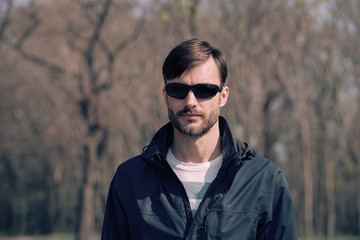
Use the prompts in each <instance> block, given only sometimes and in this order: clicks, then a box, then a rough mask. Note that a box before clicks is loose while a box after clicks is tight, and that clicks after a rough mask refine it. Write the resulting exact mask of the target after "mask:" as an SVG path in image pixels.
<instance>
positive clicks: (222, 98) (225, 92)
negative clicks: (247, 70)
mask: <svg viewBox="0 0 360 240" xmlns="http://www.w3.org/2000/svg"><path fill="white" fill-rule="evenodd" d="M228 96H229V87H228V86H224V87H223V90H222V91H221V93H220V107H223V106H225V104H226V103H227V99H228Z"/></svg>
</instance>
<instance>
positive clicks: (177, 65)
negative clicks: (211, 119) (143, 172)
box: [162, 38, 227, 85]
mask: <svg viewBox="0 0 360 240" xmlns="http://www.w3.org/2000/svg"><path fill="white" fill-rule="evenodd" d="M210 57H212V58H213V59H214V61H215V63H216V65H217V67H218V69H219V72H220V79H221V85H224V84H225V81H226V78H227V64H226V59H225V56H224V55H223V53H222V52H221V51H220V50H219V49H217V48H214V47H213V46H211V45H210V44H209V43H208V42H206V41H203V40H200V39H198V38H194V39H190V40H188V41H185V42H183V43H181V44H179V45H177V46H176V47H175V48H174V49H173V50H171V52H170V53H169V55H168V56H167V57H166V59H165V61H164V64H163V67H162V73H163V76H164V81H165V84H166V82H167V80H172V79H175V78H178V77H180V76H181V75H182V74H183V73H184V72H185V71H188V70H191V69H192V68H194V67H197V66H198V65H200V64H201V63H203V62H205V61H207V60H208V59H209V58H210Z"/></svg>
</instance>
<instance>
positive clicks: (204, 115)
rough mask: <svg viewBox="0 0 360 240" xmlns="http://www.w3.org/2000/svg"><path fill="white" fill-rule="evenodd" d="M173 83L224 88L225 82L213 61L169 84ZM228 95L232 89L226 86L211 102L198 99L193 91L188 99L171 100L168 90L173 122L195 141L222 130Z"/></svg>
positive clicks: (167, 102) (166, 96)
mask: <svg viewBox="0 0 360 240" xmlns="http://www.w3.org/2000/svg"><path fill="white" fill-rule="evenodd" d="M173 82H176V83H183V84H187V85H194V84H199V83H210V84H215V85H220V82H221V81H220V73H219V70H218V68H217V66H216V64H215V61H214V60H213V58H210V59H209V60H207V61H206V62H204V63H202V64H201V65H199V66H198V67H196V68H194V69H191V70H190V71H186V72H184V73H183V74H182V75H181V76H180V77H179V78H177V79H173V80H169V81H167V83H168V84H169V83H173ZM228 94H229V89H228V87H226V86H225V87H223V89H222V91H221V92H218V93H217V94H216V95H215V96H214V97H212V98H209V99H198V98H196V97H195V95H194V93H193V91H192V90H190V91H189V92H188V94H187V96H186V97H185V98H184V99H177V98H173V97H171V96H168V95H167V93H166V91H165V89H164V90H163V95H164V100H165V103H166V105H167V107H168V115H169V120H170V122H171V123H172V125H173V126H174V128H175V129H176V130H177V131H179V132H180V133H181V134H184V135H187V136H191V137H201V136H203V135H204V134H206V133H207V132H208V131H209V130H210V129H212V128H213V127H214V126H215V127H218V125H217V121H218V118H219V114H220V108H221V107H223V106H224V105H225V104H226V101H227V97H228Z"/></svg>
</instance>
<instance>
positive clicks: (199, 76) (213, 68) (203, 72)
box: [174, 57, 221, 85]
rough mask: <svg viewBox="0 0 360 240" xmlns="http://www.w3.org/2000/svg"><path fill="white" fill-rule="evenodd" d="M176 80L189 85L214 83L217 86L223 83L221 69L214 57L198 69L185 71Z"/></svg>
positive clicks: (197, 67)
mask: <svg viewBox="0 0 360 240" xmlns="http://www.w3.org/2000/svg"><path fill="white" fill-rule="evenodd" d="M174 80H176V82H177V81H181V82H185V83H187V84H196V83H213V84H217V85H219V84H220V81H221V80H220V72H219V69H218V67H217V65H216V63H215V61H214V59H213V58H212V57H211V58H209V59H208V60H206V61H205V62H203V63H201V64H199V65H197V66H196V67H194V68H191V69H189V70H187V71H185V72H184V73H183V74H182V75H181V76H180V77H179V78H178V79H174Z"/></svg>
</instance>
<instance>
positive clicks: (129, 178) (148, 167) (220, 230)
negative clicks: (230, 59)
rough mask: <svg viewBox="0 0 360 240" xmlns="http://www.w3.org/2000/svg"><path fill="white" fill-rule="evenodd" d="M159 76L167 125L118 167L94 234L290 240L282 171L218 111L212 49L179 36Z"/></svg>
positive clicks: (220, 84) (224, 94) (217, 58)
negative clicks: (99, 231)
mask: <svg viewBox="0 0 360 240" xmlns="http://www.w3.org/2000/svg"><path fill="white" fill-rule="evenodd" d="M163 75H164V80H165V87H164V89H163V96H164V101H165V104H166V106H167V108H168V115H169V119H170V123H168V124H166V125H165V126H164V127H162V128H161V129H160V130H159V131H158V132H157V133H156V134H155V136H154V137H153V139H152V141H151V143H150V145H149V146H148V147H147V148H146V149H145V150H144V152H143V153H142V154H141V155H139V156H136V157H134V158H132V159H129V160H128V161H126V162H124V163H122V164H121V165H120V166H119V168H118V170H117V172H116V174H115V176H114V178H113V180H112V182H111V185H110V190H109V195H108V199H107V204H106V211H105V219H104V225H103V230H102V239H103V240H107V239H112V240H114V239H136V240H138V239H161V240H171V239H226V240H229V239H230V240H231V239H244V240H245V239H246V240H247V239H286V240H292V239H297V235H296V227H295V220H294V211H293V206H292V201H291V197H290V193H289V189H288V185H287V182H286V179H285V177H284V174H283V173H282V172H281V170H280V169H279V168H278V167H277V166H276V165H275V164H274V163H273V162H271V161H270V160H268V159H265V158H262V157H259V156H257V155H256V153H255V151H254V150H253V149H252V148H250V147H249V146H248V145H247V144H246V143H242V142H240V141H236V140H234V139H233V137H232V135H231V132H230V129H229V127H228V125H227V123H226V121H225V119H224V118H223V117H221V116H220V108H221V107H223V106H224V105H225V104H226V102H227V98H228V96H229V88H228V87H227V86H225V80H226V77H227V66H226V61H225V58H224V56H223V54H222V53H221V52H220V50H218V49H215V48H213V47H212V46H211V45H210V44H209V43H208V42H205V41H201V40H199V39H192V40H189V41H186V42H183V43H181V44H180V45H178V46H176V47H175V48H174V49H173V50H172V51H171V52H170V53H169V55H168V56H167V58H166V59H165V62H164V65H163Z"/></svg>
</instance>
